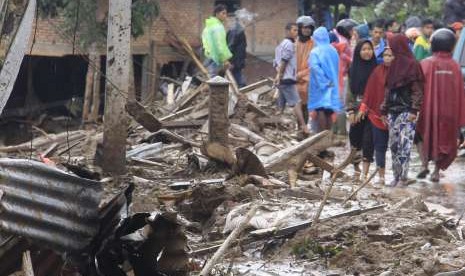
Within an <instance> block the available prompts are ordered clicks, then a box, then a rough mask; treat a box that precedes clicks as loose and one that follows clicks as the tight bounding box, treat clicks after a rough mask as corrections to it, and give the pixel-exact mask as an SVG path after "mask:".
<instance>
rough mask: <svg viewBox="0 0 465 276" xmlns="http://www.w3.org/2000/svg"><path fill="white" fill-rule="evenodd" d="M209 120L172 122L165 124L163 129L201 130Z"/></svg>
mask: <svg viewBox="0 0 465 276" xmlns="http://www.w3.org/2000/svg"><path fill="white" fill-rule="evenodd" d="M206 121H207V120H183V121H170V122H164V123H163V128H166V129H178V128H200V127H202V126H203V125H204V124H205V122H206Z"/></svg>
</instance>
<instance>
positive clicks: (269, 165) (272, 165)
mask: <svg viewBox="0 0 465 276" xmlns="http://www.w3.org/2000/svg"><path fill="white" fill-rule="evenodd" d="M330 133H331V132H330V131H328V130H326V131H323V132H320V133H318V134H316V135H314V136H312V137H309V138H307V139H305V140H303V141H302V142H300V143H299V144H297V145H294V146H292V147H288V148H286V149H282V150H280V151H278V152H276V153H274V154H272V155H270V156H269V157H267V158H265V160H264V161H263V165H264V166H265V169H267V170H270V171H274V170H280V169H282V168H279V167H280V166H284V167H287V165H286V163H287V161H288V160H289V159H291V158H294V157H295V156H297V155H300V154H303V153H306V152H309V151H311V150H312V148H313V147H315V145H317V144H318V143H319V142H321V141H323V140H326V139H325V138H327V137H328V136H329V135H330Z"/></svg>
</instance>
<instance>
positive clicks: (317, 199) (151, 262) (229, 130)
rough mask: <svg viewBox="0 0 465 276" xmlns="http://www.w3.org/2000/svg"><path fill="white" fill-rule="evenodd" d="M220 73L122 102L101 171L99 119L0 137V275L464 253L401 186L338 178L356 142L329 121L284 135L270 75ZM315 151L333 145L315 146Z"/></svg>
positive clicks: (273, 269)
mask: <svg viewBox="0 0 465 276" xmlns="http://www.w3.org/2000/svg"><path fill="white" fill-rule="evenodd" d="M181 42H182V41H181ZM183 47H184V48H185V51H186V52H188V53H190V56H191V57H192V58H193V59H194V62H196V63H197V65H198V67H199V68H201V71H203V69H202V66H201V64H198V63H199V61H198V60H197V61H196V60H195V55H194V54H193V53H192V52H191V51H192V50H191V49H190V48H189V47H188V46H186V45H184V46H183ZM205 75H206V74H205ZM229 75H230V74H229V73H228V72H226V79H223V78H220V77H218V78H214V79H211V80H209V81H208V82H206V81H204V80H202V77H195V78H194V77H193V78H187V80H185V81H184V80H183V81H182V82H180V81H178V80H173V81H172V84H170V85H168V87H167V92H166V94H167V96H166V98H165V99H164V100H163V101H162V102H157V103H155V104H153V105H150V106H144V105H142V104H141V103H140V102H137V101H135V100H132V101H130V102H128V103H127V105H126V109H127V111H128V113H129V114H130V116H131V118H132V120H133V121H132V124H131V127H130V131H129V136H128V139H127V140H128V147H127V151H126V159H127V173H126V174H125V175H123V176H110V175H105V173H104V172H102V170H101V169H100V164H101V159H102V156H101V152H102V150H101V144H102V140H103V132H102V127H101V126H97V127H96V128H94V129H87V130H77V131H68V132H64V133H59V134H49V133H46V132H44V131H41V133H42V134H43V135H42V136H41V137H38V138H35V139H33V140H32V141H29V142H26V143H24V144H19V145H15V146H7V147H0V154H1V155H2V156H3V157H8V158H4V159H0V191H1V193H0V208H1V211H0V229H1V230H2V236H1V240H0V263H1V264H2V265H1V266H0V275H9V274H10V273H13V272H15V271H19V270H23V272H24V273H26V275H63V274H66V275H68V274H70V275H71V274H72V273H74V274H72V275H111V276H114V275H188V274H189V273H198V272H200V275H210V274H213V275H276V274H277V275H302V274H304V275H327V274H328V271H330V274H331V275H347V274H350V275H365V274H370V275H376V274H381V275H434V274H435V273H438V272H442V271H454V270H459V269H460V268H462V267H464V266H465V258H463V257H461V256H463V253H464V252H463V251H464V250H465V247H464V246H465V244H464V242H463V233H462V225H461V224H460V223H459V222H458V221H452V220H450V219H449V218H447V217H445V216H443V215H440V214H438V213H437V212H434V211H432V209H431V206H427V204H425V203H424V202H423V201H422V200H421V199H419V198H417V197H415V196H414V195H413V194H412V192H411V191H409V190H407V189H391V190H390V189H382V187H376V186H373V185H371V184H370V179H371V177H370V179H368V180H366V181H365V182H364V183H357V182H353V181H352V178H351V177H350V176H349V174H350V173H351V170H350V169H348V165H350V164H351V163H352V161H353V159H354V158H355V154H356V152H354V151H351V152H349V151H348V150H346V149H345V148H344V147H343V146H344V143H341V141H340V140H339V138H337V137H334V136H333V135H332V134H331V133H330V132H328V131H325V132H321V133H318V134H315V135H313V136H311V137H309V138H307V139H304V140H301V141H299V140H297V139H296V138H295V137H293V135H292V134H293V133H294V131H295V125H294V124H293V120H292V119H290V118H292V115H290V114H288V113H284V114H281V115H279V116H273V115H272V114H277V110H276V109H274V108H273V107H271V102H272V101H273V92H274V89H273V85H272V82H271V80H269V79H264V80H261V81H259V82H257V83H254V84H251V85H249V86H247V87H244V88H241V89H238V88H237V85H235V83H234V80H233V79H232V78H231V77H230V76H229ZM228 76H229V77H228ZM341 146H342V147H341ZM327 149H330V150H332V151H336V152H337V154H336V155H335V156H333V157H331V156H332V155H329V154H326V156H328V157H327V158H326V159H324V158H321V157H319V155H318V154H319V153H320V152H322V151H325V150H327ZM13 158H15V159H13ZM32 159H34V160H36V161H32ZM375 173H376V172H375ZM375 173H373V175H372V176H374V174H375ZM412 196H413V197H412ZM407 197H409V199H408V200H404V201H402V200H401V199H403V198H407ZM213 253H214V255H211V254H213ZM27 273H29V274H27ZM30 273H34V274H30ZM438 275H441V274H438ZM443 275H448V274H443ZM454 275H455V274H454ZM456 275H459V274H456Z"/></svg>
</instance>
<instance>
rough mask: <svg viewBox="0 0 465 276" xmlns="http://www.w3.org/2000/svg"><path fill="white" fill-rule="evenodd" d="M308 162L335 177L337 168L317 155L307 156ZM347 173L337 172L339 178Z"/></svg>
mask: <svg viewBox="0 0 465 276" xmlns="http://www.w3.org/2000/svg"><path fill="white" fill-rule="evenodd" d="M307 161H309V162H312V163H313V165H314V166H316V167H319V168H321V169H323V170H325V171H327V172H329V173H330V174H331V176H333V173H334V172H335V168H334V166H333V165H331V164H329V163H328V162H326V161H325V160H324V159H322V158H320V157H318V156H317V155H315V154H308V155H307ZM344 175H345V173H344V172H342V171H340V170H339V171H337V177H342V176H344Z"/></svg>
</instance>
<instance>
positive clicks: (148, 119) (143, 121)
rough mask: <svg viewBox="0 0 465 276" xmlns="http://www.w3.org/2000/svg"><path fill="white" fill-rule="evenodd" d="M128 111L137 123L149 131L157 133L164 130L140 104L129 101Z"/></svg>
mask: <svg viewBox="0 0 465 276" xmlns="http://www.w3.org/2000/svg"><path fill="white" fill-rule="evenodd" d="M126 110H127V111H128V113H129V115H131V116H132V117H133V118H134V120H135V121H136V122H138V123H139V124H140V125H141V126H143V127H144V128H145V129H147V130H148V131H150V132H155V131H159V130H160V129H161V128H162V123H161V122H160V121H159V120H158V119H157V118H155V116H154V115H153V114H152V113H150V112H149V111H148V110H146V109H145V107H144V106H143V105H141V104H140V103H139V102H137V101H129V102H128V103H127V104H126Z"/></svg>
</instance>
